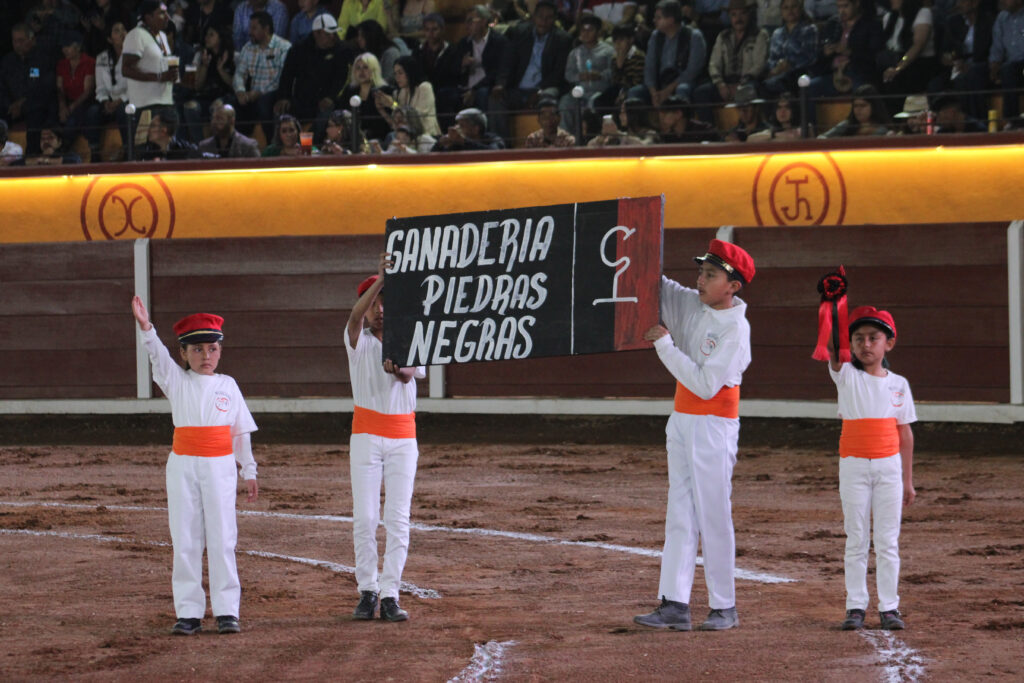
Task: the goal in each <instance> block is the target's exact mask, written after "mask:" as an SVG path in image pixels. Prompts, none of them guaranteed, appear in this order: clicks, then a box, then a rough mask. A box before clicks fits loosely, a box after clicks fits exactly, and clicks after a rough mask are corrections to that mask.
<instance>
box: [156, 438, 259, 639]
mask: <svg viewBox="0 0 1024 683" xmlns="http://www.w3.org/2000/svg"><path fill="white" fill-rule="evenodd" d="M237 481H238V473H237V470H236V469H235V458H234V456H233V455H223V456H220V457H217V458H201V457H196V456H192V455H178V454H177V453H174V452H173V451H172V452H171V454H170V456H169V457H168V458H167V518H168V522H169V523H170V527H171V542H172V543H173V545H174V569H173V571H172V574H171V582H172V585H173V590H174V611H175V613H176V614H177V616H178V618H179V619H202V618H203V616H204V615H205V614H206V593H205V592H204V591H203V548H204V547H205V548H206V549H207V553H206V554H207V560H208V562H209V566H210V605H211V607H213V614H214V616H224V615H230V616H234V617H237V616H239V614H238V605H239V601H240V598H241V592H242V591H241V586H240V584H239V582H238V568H237V566H236V565H235V544H236V543H237V542H238V527H237V526H236V524H235V490H236V486H237Z"/></svg>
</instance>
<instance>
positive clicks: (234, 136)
mask: <svg viewBox="0 0 1024 683" xmlns="http://www.w3.org/2000/svg"><path fill="white" fill-rule="evenodd" d="M210 132H212V133H213V135H211V136H210V137H208V138H206V139H205V140H203V141H202V142H200V143H199V151H200V153H202V155H203V156H204V157H207V156H209V157H220V158H222V159H237V158H240V157H258V156H259V155H260V145H259V143H258V142H256V141H255V140H253V139H252V138H250V137H246V136H244V135H242V134H241V133H239V132H238V131H237V130H235V108H234V107H232V106H231V105H230V104H223V103H219V104H215V105H213V115H212V116H211V117H210Z"/></svg>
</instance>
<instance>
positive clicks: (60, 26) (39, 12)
mask: <svg viewBox="0 0 1024 683" xmlns="http://www.w3.org/2000/svg"><path fill="white" fill-rule="evenodd" d="M25 21H26V22H27V23H28V25H29V26H31V27H32V30H33V31H34V32H35V36H36V45H38V47H39V49H41V50H42V51H43V52H44V53H45V54H46V55H47V56H48V57H50V58H51V59H56V58H57V55H58V54H59V53H60V48H61V47H62V46H63V45H64V40H65V38H66V37H67V35H68V34H69V33H78V29H79V27H80V26H81V21H82V14H81V12H79V10H78V8H77V7H75V6H74V5H73V4H72V3H71V2H70V1H69V0H40V2H39V3H38V4H37V5H36V6H35V7H33V8H32V9H31V10H29V12H28V14H26V15H25Z"/></svg>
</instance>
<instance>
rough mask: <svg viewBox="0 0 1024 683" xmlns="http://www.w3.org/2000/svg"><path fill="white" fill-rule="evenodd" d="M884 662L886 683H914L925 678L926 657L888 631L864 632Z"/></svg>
mask: <svg viewBox="0 0 1024 683" xmlns="http://www.w3.org/2000/svg"><path fill="white" fill-rule="evenodd" d="M859 633H860V636H861V637H862V638H863V639H864V640H866V641H868V642H869V643H871V646H872V647H873V648H875V652H877V653H878V657H879V659H881V660H882V666H883V667H884V668H883V672H884V675H885V681H886V683H914V682H915V681H919V680H921V679H922V678H924V657H922V656H921V655H920V654H919V653H918V652H917V650H915V649H913V648H912V647H909V646H908V645H907V644H906V643H904V642H902V641H901V640H899V639H898V638H897V637H896V636H894V635H893V634H892V633H890V632H888V631H869V630H862V631H860V632H859Z"/></svg>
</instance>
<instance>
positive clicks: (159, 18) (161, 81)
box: [121, 0, 178, 136]
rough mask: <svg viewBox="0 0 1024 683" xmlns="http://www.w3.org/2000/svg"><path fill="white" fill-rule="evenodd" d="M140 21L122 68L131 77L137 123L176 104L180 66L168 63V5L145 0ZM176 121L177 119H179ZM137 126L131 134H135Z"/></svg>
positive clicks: (127, 45)
mask: <svg viewBox="0 0 1024 683" xmlns="http://www.w3.org/2000/svg"><path fill="white" fill-rule="evenodd" d="M139 15H140V17H141V21H140V22H139V25H138V26H136V27H135V28H133V29H132V30H130V31H128V35H127V36H125V39H124V49H123V52H122V54H121V61H122V64H121V71H122V72H123V73H124V77H125V79H126V80H127V81H128V102H129V103H131V104H133V105H134V106H135V117H134V119H132V121H133V122H134V125H135V126H138V125H142V124H143V122H144V121H146V125H148V120H149V118H150V115H151V113H152V110H153V109H155V108H158V107H169V106H170V107H173V106H174V95H173V92H174V88H173V86H174V81H175V79H176V78H177V77H178V70H177V69H170V68H168V66H167V56H168V55H170V54H171V47H170V44H169V43H168V42H167V36H166V34H164V28H166V27H167V22H168V21H170V18H169V17H168V14H167V5H165V4H164V3H162V2H160V1H159V0H142V2H141V3H140V4H139ZM175 124H177V122H176V121H175ZM134 135H135V130H134V128H133V129H132V130H131V131H130V132H129V136H134Z"/></svg>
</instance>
